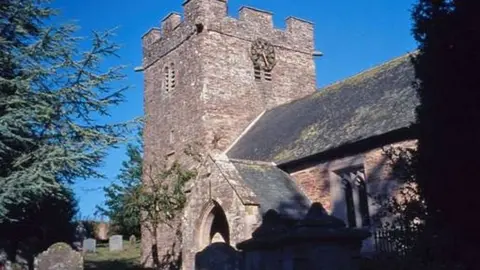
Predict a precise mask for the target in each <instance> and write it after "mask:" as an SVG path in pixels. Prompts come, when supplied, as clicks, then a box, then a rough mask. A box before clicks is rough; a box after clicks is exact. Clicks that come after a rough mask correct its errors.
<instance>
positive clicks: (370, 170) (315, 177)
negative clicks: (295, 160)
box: [291, 140, 416, 215]
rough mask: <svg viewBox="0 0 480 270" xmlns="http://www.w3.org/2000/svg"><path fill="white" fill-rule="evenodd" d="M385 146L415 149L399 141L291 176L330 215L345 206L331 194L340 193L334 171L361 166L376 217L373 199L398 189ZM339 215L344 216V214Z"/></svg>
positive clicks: (372, 212)
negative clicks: (337, 208) (336, 208)
mask: <svg viewBox="0 0 480 270" xmlns="http://www.w3.org/2000/svg"><path fill="white" fill-rule="evenodd" d="M388 147H402V148H415V147H416V141H414V140H409V141H404V142H399V143H395V144H391V145H386V146H384V147H383V148H375V149H372V150H370V151H367V152H365V153H360V154H358V155H355V156H350V157H344V158H341V159H336V160H331V161H328V162H323V163H319V164H316V165H315V166H312V167H310V168H307V169H303V170H301V171H296V172H294V173H292V174H291V176H292V178H293V179H294V180H295V182H296V184H297V185H298V186H299V187H300V188H301V190H302V191H303V192H304V193H305V194H306V195H307V196H308V198H309V199H310V200H311V201H312V202H320V203H322V205H323V207H324V208H325V209H326V210H327V211H328V212H329V213H332V212H333V211H334V210H335V209H334V208H335V207H345V205H344V204H342V203H340V202H338V201H336V200H339V199H341V198H342V196H341V195H340V194H334V193H335V192H337V193H338V192H341V188H340V184H339V183H336V182H338V181H339V178H338V176H337V175H336V174H335V172H336V171H338V170H341V169H344V168H348V167H352V166H353V167H358V166H363V168H364V170H365V176H366V183H367V190H368V193H369V197H370V214H371V215H375V214H376V213H377V212H378V210H379V209H378V205H377V203H376V201H375V198H377V197H378V196H379V195H388V194H394V191H395V188H396V187H398V182H397V179H396V176H395V175H394V174H393V173H392V167H391V164H392V163H391V161H390V159H389V158H388V156H387V155H386V154H385V150H384V149H385V148H388ZM339 212H340V213H343V211H339Z"/></svg>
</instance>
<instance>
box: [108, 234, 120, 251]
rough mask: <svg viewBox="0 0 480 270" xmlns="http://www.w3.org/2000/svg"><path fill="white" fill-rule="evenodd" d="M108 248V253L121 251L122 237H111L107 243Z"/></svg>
mask: <svg viewBox="0 0 480 270" xmlns="http://www.w3.org/2000/svg"><path fill="white" fill-rule="evenodd" d="M108 247H109V249H110V251H122V250H123V236H121V235H112V236H110V239H109V241H108Z"/></svg>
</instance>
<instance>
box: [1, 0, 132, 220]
mask: <svg viewBox="0 0 480 270" xmlns="http://www.w3.org/2000/svg"><path fill="white" fill-rule="evenodd" d="M49 2H50V1H48V0H5V1H1V3H0V186H1V187H2V188H1V190H0V221H1V220H5V219H11V218H12V217H11V216H9V214H8V212H9V210H10V209H12V208H14V207H16V205H17V204H21V203H26V202H28V201H31V200H33V199H34V198H38V196H41V195H45V194H53V195H58V196H62V192H61V190H62V187H61V185H62V183H70V182H72V181H73V180H74V179H77V178H90V177H99V176H102V175H101V173H99V172H98V171H97V167H98V166H99V165H100V164H101V162H102V160H103V157H104V156H105V154H106V150H107V149H108V147H110V146H112V145H114V144H116V143H117V142H119V141H120V140H122V137H123V134H124V132H125V128H126V125H125V124H108V123H100V121H98V120H99V119H101V118H102V117H108V116H109V109H110V108H111V106H115V105H118V104H119V103H121V102H122V101H123V99H124V97H123V92H124V91H125V90H126V88H118V87H117V86H116V82H118V81H119V80H121V79H123V77H124V76H123V75H122V73H121V71H122V67H121V66H118V67H112V68H103V65H102V63H103V60H104V59H105V58H107V57H111V56H115V53H116V51H117V49H118V46H117V45H115V44H114V43H113V42H112V41H111V39H112V35H113V33H112V32H111V31H106V32H102V33H99V32H94V33H93V35H92V38H91V39H89V41H90V43H91V46H90V48H89V49H87V50H85V51H82V50H81V49H80V48H81V47H80V46H79V44H80V42H84V41H85V39H83V38H79V37H76V36H75V31H76V27H75V26H73V25H55V24H54V23H52V21H51V20H50V19H51V18H52V16H54V15H55V14H56V11H55V10H53V9H51V8H49V7H48V4H49Z"/></svg>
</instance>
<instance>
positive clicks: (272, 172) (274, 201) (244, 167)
mask: <svg viewBox="0 0 480 270" xmlns="http://www.w3.org/2000/svg"><path fill="white" fill-rule="evenodd" d="M231 161H232V163H233V164H234V166H235V167H236V168H237V170H238V172H239V173H240V175H241V177H242V179H243V181H245V183H246V184H247V186H249V187H250V189H251V190H252V191H253V192H254V193H255V195H256V199H257V201H258V202H259V204H260V210H261V213H262V215H264V214H265V213H266V212H267V211H268V210H271V209H272V210H275V211H277V212H278V213H279V214H280V215H281V216H284V217H286V218H291V219H301V218H303V217H304V215H306V213H307V211H308V209H309V207H310V204H311V203H310V200H309V199H308V198H307V197H306V196H305V195H304V194H303V193H302V191H300V190H299V189H298V187H297V186H296V185H295V182H294V181H293V180H292V179H291V178H290V176H289V175H288V174H287V173H285V172H283V171H282V170H280V169H279V168H277V167H275V166H273V165H268V164H257V163H252V162H248V161H238V160H231Z"/></svg>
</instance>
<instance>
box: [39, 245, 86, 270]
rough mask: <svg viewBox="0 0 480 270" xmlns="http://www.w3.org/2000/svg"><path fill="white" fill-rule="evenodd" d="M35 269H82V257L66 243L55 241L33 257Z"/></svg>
mask: <svg viewBox="0 0 480 270" xmlns="http://www.w3.org/2000/svg"><path fill="white" fill-rule="evenodd" d="M35 270H83V257H82V254H80V253H79V252H76V251H75V250H73V249H72V248H71V247H70V246H69V245H68V244H66V243H56V244H53V245H52V246H50V247H49V248H48V249H47V250H46V251H44V252H42V253H40V254H39V255H38V256H37V257H36V258H35Z"/></svg>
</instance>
